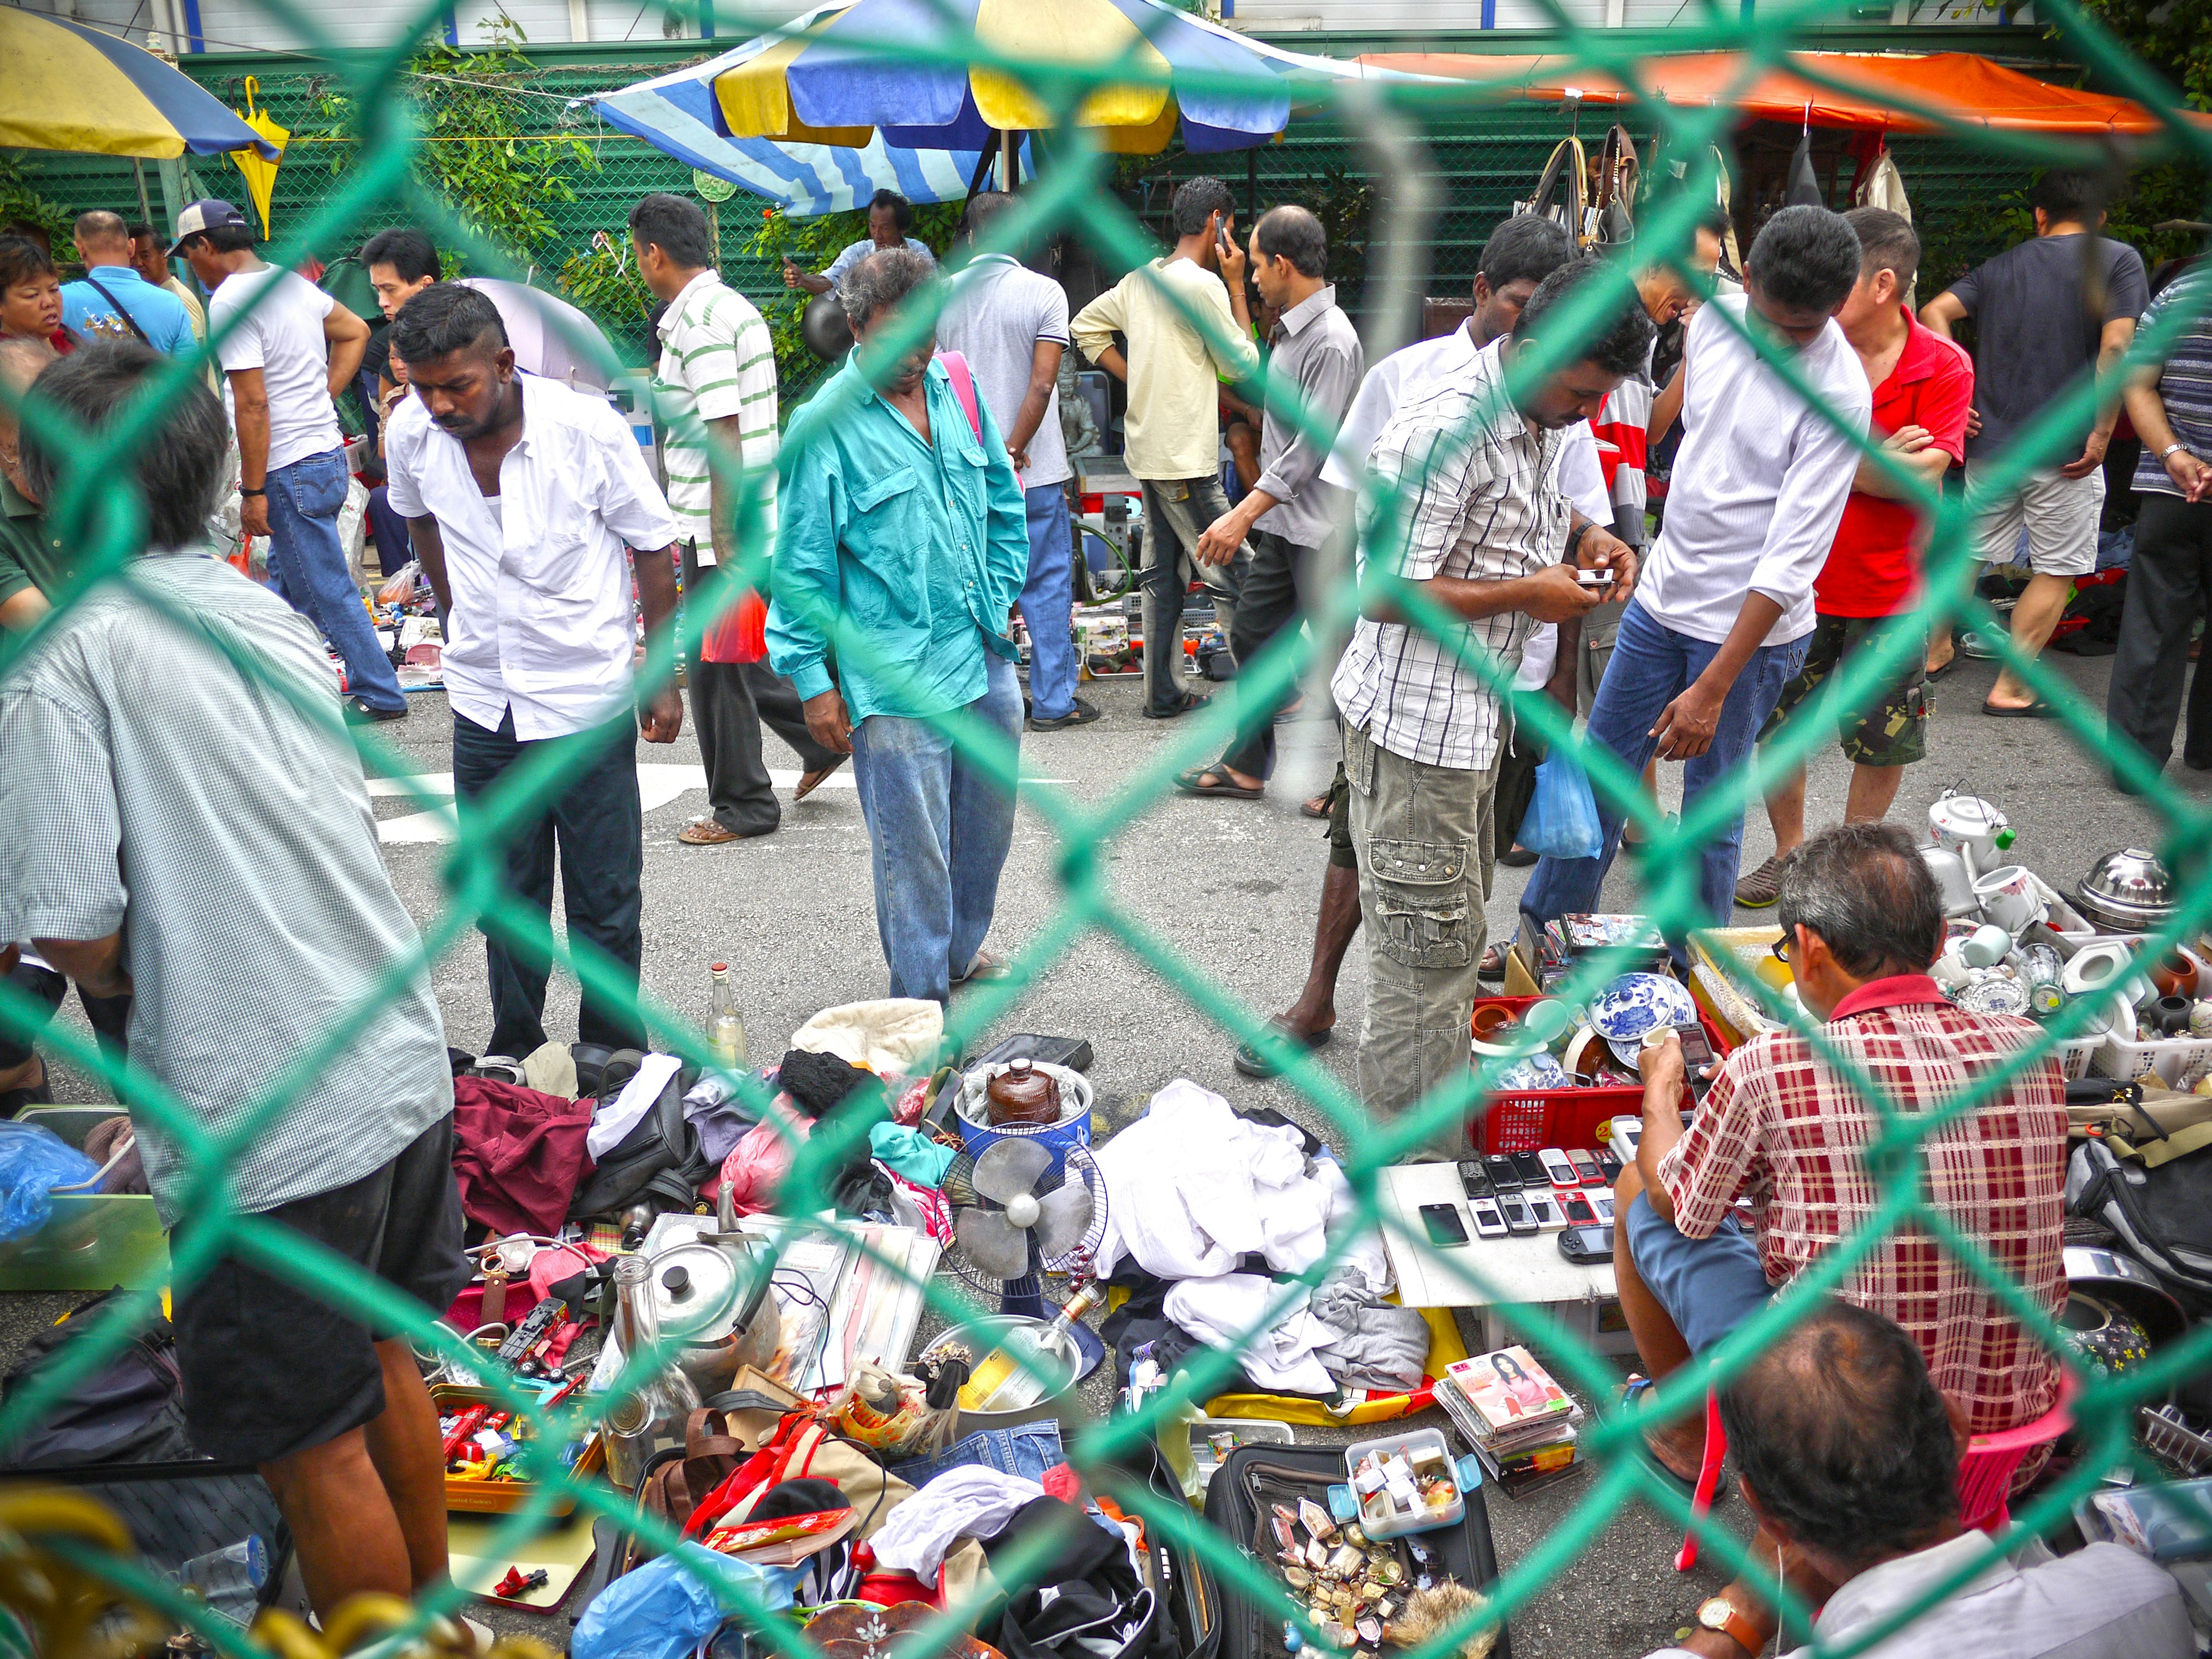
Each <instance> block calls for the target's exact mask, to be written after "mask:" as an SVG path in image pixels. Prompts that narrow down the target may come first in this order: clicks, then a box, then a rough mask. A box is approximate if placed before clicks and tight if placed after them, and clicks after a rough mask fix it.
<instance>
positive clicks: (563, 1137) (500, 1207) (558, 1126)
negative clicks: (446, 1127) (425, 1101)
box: [453, 1077, 597, 1234]
mask: <svg viewBox="0 0 2212 1659" xmlns="http://www.w3.org/2000/svg"><path fill="white" fill-rule="evenodd" d="M596 1104H597V1103H596V1102H595V1101H592V1100H591V1099H588V1098H586V1099H583V1100H563V1099H562V1097H560V1096H559V1095H548V1094H541V1093H540V1092H539V1091H537V1090H535V1089H525V1088H523V1087H522V1086H520V1085H519V1084H513V1083H501V1082H499V1081H498V1080H497V1079H493V1078H488V1077H457V1078H455V1079H453V1179H454V1181H455V1182H457V1183H458V1184H459V1187H460V1189H461V1212H462V1213H463V1214H464V1215H465V1216H467V1217H468V1218H469V1219H470V1220H471V1221H472V1222H476V1223H477V1224H479V1225H483V1226H486V1227H489V1228H490V1229H491V1230H492V1231H494V1232H495V1233H544V1234H550V1233H553V1232H556V1231H558V1230H559V1228H560V1226H561V1224H562V1221H563V1220H565V1219H566V1218H568V1200H570V1199H572V1198H574V1196H575V1193H576V1188H577V1187H578V1186H579V1185H580V1183H581V1182H582V1181H583V1180H584V1178H585V1177H586V1176H588V1175H590V1174H591V1172H592V1159H591V1155H590V1154H589V1153H588V1152H586V1151H585V1150H584V1137H585V1136H586V1134H587V1133H590V1131H591V1127H592V1107H593V1106H594V1105H596Z"/></svg>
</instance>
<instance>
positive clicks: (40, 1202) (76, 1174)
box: [0, 1123, 100, 1241]
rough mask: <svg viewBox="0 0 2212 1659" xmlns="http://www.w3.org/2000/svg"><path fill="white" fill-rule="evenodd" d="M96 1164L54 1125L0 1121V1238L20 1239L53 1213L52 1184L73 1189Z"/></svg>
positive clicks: (96, 1171)
mask: <svg viewBox="0 0 2212 1659" xmlns="http://www.w3.org/2000/svg"><path fill="white" fill-rule="evenodd" d="M99 1173H100V1165H98V1164H94V1162H93V1161H92V1160H91V1159H90V1158H87V1157H86V1156H85V1155H84V1154H83V1153H82V1152H79V1151H77V1149H76V1147H74V1146H70V1144H69V1142H67V1141H65V1140H64V1139H62V1138H61V1137H60V1136H59V1135H58V1134H56V1133H54V1132H53V1131H52V1129H43V1128H39V1127H35V1126H33V1125H31V1124H27V1123H0V1241H6V1240H9V1239H15V1238H21V1237H25V1236H26V1235H27V1234H31V1233H34V1232H36V1231H39V1229H40V1228H41V1227H43V1226H45V1225H46V1218H47V1217H49V1216H51V1215H52V1213H53V1212H54V1188H57V1187H73V1186H76V1185H77V1184H79V1183H80V1182H87V1181H89V1180H91V1179H92V1178H93V1177H94V1176H96V1175H98V1174H99Z"/></svg>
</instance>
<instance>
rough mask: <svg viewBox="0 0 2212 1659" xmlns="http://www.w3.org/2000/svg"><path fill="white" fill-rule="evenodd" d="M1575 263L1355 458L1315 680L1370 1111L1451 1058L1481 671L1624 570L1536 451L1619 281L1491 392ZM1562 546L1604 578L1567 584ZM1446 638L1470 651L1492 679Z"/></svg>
mask: <svg viewBox="0 0 2212 1659" xmlns="http://www.w3.org/2000/svg"><path fill="white" fill-rule="evenodd" d="M1595 269H1596V267H1595V264H1594V263H1591V262H1583V263H1578V264H1571V265H1567V266H1565V267H1563V268H1562V269H1560V270H1557V271H1554V272H1553V274H1552V275H1551V276H1548V277H1547V278H1545V280H1544V282H1543V283H1542V284H1541V286H1540V287H1539V288H1538V289H1536V292H1535V293H1534V295H1531V296H1530V298H1529V301H1528V306H1527V307H1525V308H1524V309H1523V310H1522V313H1521V319H1520V321H1519V323H1518V324H1517V325H1516V326H1515V328H1514V330H1513V332H1512V334H1511V335H1510V337H1507V338H1505V339H1502V340H1494V341H1492V343H1490V344H1489V345H1486V346H1485V347H1484V348H1483V349H1481V350H1480V352H1477V353H1476V354H1475V355H1474V357H1473V358H1472V359H1471V360H1470V361H1469V362H1468V365H1467V367H1466V368H1464V369H1462V370H1460V371H1457V372H1455V373H1454V374H1449V375H1447V376H1445V377H1443V379H1441V380H1437V382H1435V383H1434V384H1433V385H1431V386H1427V387H1425V388H1424V389H1423V390H1422V391H1421V392H1419V393H1417V394H1416V395H1414V396H1413V397H1411V398H1408V399H1407V401H1406V402H1405V403H1403V404H1401V405H1400V406H1399V409H1398V412H1397V414H1396V415H1395V416H1393V417H1392V419H1391V421H1390V422H1389V425H1388V426H1386V427H1384V428H1383V432H1382V435H1381V436H1380V437H1378V438H1377V439H1376V441H1375V450H1374V453H1373V455H1372V457H1371V458H1370V462H1369V469H1370V474H1371V476H1372V480H1373V483H1372V487H1371V497H1372V500H1373V501H1375V502H1376V507H1377V510H1376V512H1375V513H1374V514H1373V516H1372V517H1371V518H1370V521H1369V523H1368V524H1367V526H1365V533H1364V536H1363V538H1362V545H1361V549H1360V566H1361V575H1362V579H1363V581H1364V582H1367V583H1369V584H1370V595H1371V597H1370V599H1369V601H1368V605H1367V610H1368V615H1367V616H1366V617H1364V618H1363V619H1362V620H1361V621H1360V623H1359V624H1358V627H1357V628H1356V629H1354V630H1353V633H1352V643H1351V644H1350V646H1349V647H1346V651H1345V653H1344V657H1343V659H1342V660H1341V661H1340V662H1339V663H1338V664H1337V667H1336V673H1335V675H1334V678H1332V679H1331V681H1330V683H1329V692H1330V695H1331V696H1333V697H1334V699H1335V702H1336V706H1337V708H1338V710H1339V711H1340V714H1342V716H1343V720H1344V764H1345V771H1346V775H1347V776H1348V778H1349V779H1350V781H1351V785H1352V813H1351V817H1352V847H1353V848H1354V850H1355V852H1356V853H1357V854H1358V860H1359V909H1360V918H1361V921H1363V922H1364V925H1365V928H1366V933H1367V1018H1366V1025H1365V1028H1364V1033H1363V1035H1362V1039H1361V1043H1360V1052H1359V1092H1360V1096H1361V1097H1362V1099H1364V1101H1365V1102H1366V1103H1367V1105H1368V1107H1369V1109H1370V1110H1376V1111H1384V1112H1393V1111H1397V1110H1401V1109H1404V1108H1406V1107H1407V1106H1410V1105H1412V1104H1413V1103H1414V1102H1416V1101H1418V1100H1419V1099H1420V1098H1421V1097H1424V1096H1425V1095H1427V1094H1428V1093H1430V1092H1431V1091H1433V1090H1434V1089H1435V1088H1437V1085H1440V1084H1443V1083H1446V1082H1448V1081H1449V1080H1452V1079H1458V1078H1462V1077H1463V1076H1464V1075H1465V1073H1466V1071H1467V1033H1468V1021H1469V1019H1470V1018H1472V1017H1473V1014H1474V996H1475V990H1476V981H1475V964H1476V963H1478V962H1480V960H1481V957H1482V945H1483V940H1484V938H1485V937H1486V933H1487V931H1488V930H1487V927H1486V923H1485V921H1484V917H1483V904H1484V902H1485V901H1486V899H1487V898H1488V897H1489V895H1490V867H1491V826H1490V804H1491V794H1492V788H1493V787H1494V786H1495V784H1496V782H1497V778H1498V749H1499V746H1500V743H1501V739H1502V737H1503V733H1504V722H1505V718H1506V716H1505V713H1504V710H1503V709H1502V708H1500V707H1499V704H1498V694H1497V692H1496V691H1495V690H1492V680H1493V679H1494V680H1495V682H1496V683H1497V684H1510V683H1511V681H1512V678H1513V673H1514V670H1515V668H1516V665H1518V663H1519V660H1520V656H1521V647H1522V641H1524V640H1526V639H1527V638H1528V632H1529V630H1530V629H1532V628H1534V626H1535V625H1536V623H1545V622H1560V621H1564V620H1565V619H1566V618H1568V617H1579V616H1580V615H1581V614H1582V613H1583V611H1586V610H1588V609H1589V607H1590V606H1591V605H1595V604H1596V603H1597V602H1598V601H1599V600H1600V599H1605V598H1608V597H1611V595H1612V594H1613V592H1616V591H1618V592H1622V593H1625V592H1626V590H1627V587H1628V586H1629V585H1630V584H1631V583H1632V582H1633V580H1634V579H1635V558H1634V556H1633V555H1632V553H1631V552H1630V551H1629V550H1628V549H1627V547H1626V546H1625V545H1624V544H1621V543H1620V541H1619V540H1617V539H1616V538H1614V537H1613V535H1612V534H1611V532H1607V531H1605V530H1601V529H1600V528H1598V527H1596V526H1592V525H1590V524H1589V523H1588V521H1587V520H1584V519H1583V517H1582V515H1581V514H1580V513H1576V512H1575V511H1574V510H1573V508H1572V507H1571V505H1570V503H1569V502H1568V500H1567V498H1566V496H1565V495H1563V494H1562V493H1560V490H1559V485H1558V482H1557V479H1556V478H1555V477H1554V476H1553V461H1554V460H1555V459H1556V458H1557V454H1558V451H1559V443H1560V436H1559V435H1560V433H1561V432H1562V431H1563V430H1564V429H1565V428H1567V427H1569V426H1571V425H1572V424H1574V423H1575V422H1577V421H1584V420H1588V419H1589V416H1591V415H1592V414H1594V413H1595V411H1596V410H1597V408H1598V405H1599V404H1601V403H1602V402H1603V401H1604V398H1605V396H1606V394H1607V392H1611V391H1612V390H1613V388H1614V387H1615V386H1619V385H1620V380H1621V377H1622V376H1623V375H1625V374H1627V373H1629V372H1630V371H1631V370H1632V369H1633V368H1637V367H1638V365H1640V364H1641V363H1642V362H1643V361H1644V353H1645V352H1646V351H1647V350H1648V349H1650V343H1651V333H1652V330H1651V323H1650V319H1649V318H1647V317H1646V316H1645V315H1644V311H1643V308H1642V307H1640V306H1638V305H1637V304H1636V303H1635V296H1634V295H1632V294H1631V295H1628V296H1626V299H1627V302H1626V305H1624V306H1621V307H1618V308H1613V309H1609V310H1608V312H1607V315H1606V316H1605V317H1604V318H1603V319H1601V321H1600V322H1599V324H1598V325H1597V326H1596V328H1595V330H1594V331H1592V332H1591V334H1590V335H1589V337H1588V339H1587V342H1586V343H1583V344H1582V345H1581V346H1579V348H1577V349H1578V351H1579V355H1578V356H1570V358H1569V361H1568V362H1565V364H1564V365H1562V366H1561V367H1559V368H1557V369H1556V370H1554V371H1553V373H1552V374H1550V375H1548V376H1547V377H1546V378H1544V379H1543V380H1539V381H1538V382H1537V383H1536V384H1535V385H1534V386H1531V387H1528V389H1526V390H1523V391H1522V392H1518V393H1516V394H1512V395H1510V396H1509V394H1508V393H1507V392H1506V390H1505V386H1504V382H1505V379H1506V374H1507V371H1508V368H1509V367H1510V366H1511V365H1512V364H1514V363H1516V362H1518V361H1520V360H1521V359H1522V356H1524V354H1526V353H1528V352H1529V351H1530V350H1531V349H1534V347H1535V345H1536V343H1537V342H1538V341H1539V340H1540V339H1541V338H1542V337H1544V336H1545V335H1546V334H1547V333H1556V331H1557V328H1558V322H1557V319H1556V318H1555V319H1553V322H1552V323H1551V324H1550V325H1547V322H1546V318H1547V314H1549V313H1551V312H1552V311H1553V307H1555V306H1557V305H1559V303H1560V302H1561V301H1563V300H1564V299H1565V296H1567V295H1570V294H1571V293H1572V292H1573V291H1574V289H1575V286H1576V284H1577V283H1580V282H1582V281H1583V280H1584V279H1585V278H1586V277H1588V276H1590V275H1592V274H1593V273H1594V272H1595ZM1532 361H1533V360H1532ZM1563 558H1564V559H1565V560H1566V561H1567V563H1568V565H1569V566H1571V565H1572V564H1574V563H1577V562H1579V563H1580V564H1581V565H1582V566H1583V567H1584V568H1588V569H1593V570H1601V571H1603V572H1605V573H1606V577H1607V580H1605V581H1604V582H1602V583H1601V584H1592V585H1587V586H1586V585H1584V584H1583V582H1582V581H1580V580H1578V579H1577V575H1576V573H1575V571H1574V570H1573V569H1572V568H1567V566H1563V565H1562V563H1561V561H1562V559H1563ZM1378 563H1387V568H1389V569H1390V570H1391V571H1393V572H1394V573H1395V574H1397V575H1399V576H1401V577H1402V578H1403V579H1404V580H1406V581H1407V583H1408V584H1409V585H1410V586H1413V588H1415V589H1416V591H1419V592H1424V593H1425V594H1426V595H1427V596H1428V597H1429V598H1430V599H1432V600H1433V601H1435V602H1436V603H1437V604H1439V605H1442V606H1443V608H1444V609H1445V610H1446V611H1450V612H1452V613H1455V615H1457V616H1458V617H1461V618H1462V619H1463V621H1464V623H1465V625H1464V626H1463V627H1461V628H1458V629H1453V630H1451V635H1449V637H1447V638H1443V639H1439V638H1438V637H1437V636H1436V635H1431V633H1429V632H1428V631H1427V630H1426V629H1425V628H1422V627H1419V626H1414V625H1409V624H1408V623H1407V622H1405V621H1401V620H1399V618H1400V617H1401V616H1402V615H1403V614H1404V613H1403V612H1402V611H1401V610H1400V609H1399V608H1398V606H1397V604H1396V600H1395V595H1393V594H1389V593H1383V592H1376V590H1375V589H1374V587H1373V586H1372V585H1371V584H1372V579H1373V574H1374V567H1376V565H1377V564H1378ZM1462 652H1464V653H1467V655H1468V658H1469V659H1471V660H1480V659H1485V658H1487V659H1489V661H1490V663H1491V665H1493V674H1492V678H1485V677H1484V675H1483V674H1481V673H1480V672H1478V671H1477V670H1476V669H1475V668H1474V667H1472V666H1469V665H1468V664H1467V663H1463V662H1462V661H1461V659H1460V654H1459V653H1462ZM1437 1139H1438V1140H1439V1141H1441V1140H1442V1139H1449V1137H1443V1136H1440V1137H1437ZM1460 1144H1461V1145H1462V1146H1463V1145H1464V1142H1463V1141H1462V1142H1461V1143H1460Z"/></svg>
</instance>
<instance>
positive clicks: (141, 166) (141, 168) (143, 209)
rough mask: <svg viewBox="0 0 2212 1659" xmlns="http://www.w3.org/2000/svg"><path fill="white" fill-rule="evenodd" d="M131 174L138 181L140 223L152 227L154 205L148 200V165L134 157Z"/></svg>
mask: <svg viewBox="0 0 2212 1659" xmlns="http://www.w3.org/2000/svg"><path fill="white" fill-rule="evenodd" d="M131 177H132V178H134V179H137V181H138V222H139V223H141V224H144V225H150V224H152V223H153V222H154V204H152V203H151V202H149V201H148V200H147V199H146V164H145V163H144V162H143V161H139V160H138V159H137V157H135V156H134V157H132V158H131Z"/></svg>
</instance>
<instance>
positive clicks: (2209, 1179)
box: [2066, 1124, 2212, 1314]
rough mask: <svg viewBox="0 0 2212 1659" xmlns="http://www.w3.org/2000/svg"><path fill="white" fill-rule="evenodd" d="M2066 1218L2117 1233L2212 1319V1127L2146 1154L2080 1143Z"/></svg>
mask: <svg viewBox="0 0 2212 1659" xmlns="http://www.w3.org/2000/svg"><path fill="white" fill-rule="evenodd" d="M2116 1146H2117V1150H2115V1148H2116ZM2066 1211H2067V1213H2068V1214H2069V1215H2077V1216H2087V1217H2089V1218H2092V1219H2093V1220H2096V1221H2100V1222H2102V1223H2103V1224H2104V1225H2106V1226H2107V1227H2109V1228H2111V1229H2112V1231H2113V1232H2114V1233H2116V1234H2118V1237H2119V1240H2120V1245H2121V1248H2122V1249H2124V1250H2126V1251H2127V1252H2128V1254H2130V1255H2133V1256H2134V1257H2135V1258H2136V1260H2137V1261H2141V1262H2142V1264H2143V1265H2144V1266H2145V1267H2148V1268H2149V1269H2150V1270H2151V1271H2152V1272H2154V1273H2156V1274H2157V1275H2158V1277H2159V1280H2160V1283H2162V1284H2163V1285H2165V1286H2166V1289H2168V1290H2169V1291H2172V1292H2173V1293H2174V1295H2175V1296H2176V1297H2179V1298H2180V1300H2181V1302H2182V1304H2183V1305H2184V1306H2185V1307H2187V1308H2189V1309H2190V1310H2192V1311H2194V1312H2196V1313H2199V1314H2202V1313H2205V1312H2208V1311H2212V1124H2197V1125H2193V1126H2191V1127H2189V1128H2185V1129H2178V1130H2176V1131H2174V1132H2173V1133H2172V1134H2170V1135H2166V1136H2165V1137H2163V1138H2161V1139H2156V1140H2150V1141H2147V1142H2145V1143H2144V1144H2143V1145H2142V1146H2140V1147H2138V1146H2132V1145H2130V1143H2129V1142H2127V1141H2125V1140H2119V1141H2117V1142H2114V1141H2111V1140H2109V1139H2090V1140H2085V1141H2083V1142H2081V1145H2079V1146H2076V1147H2075V1149H2074V1152H2073V1156H2072V1157H2071V1158H2069V1160H2068V1161H2067V1165H2066Z"/></svg>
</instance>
